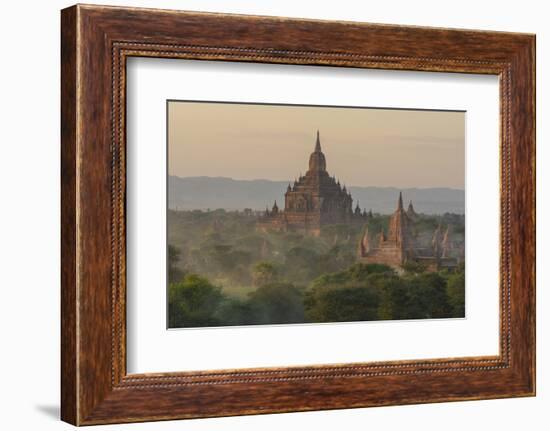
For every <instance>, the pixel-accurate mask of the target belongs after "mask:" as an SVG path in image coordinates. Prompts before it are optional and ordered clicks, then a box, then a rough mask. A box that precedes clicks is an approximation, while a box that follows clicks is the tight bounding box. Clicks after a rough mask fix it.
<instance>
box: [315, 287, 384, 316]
mask: <svg viewBox="0 0 550 431" xmlns="http://www.w3.org/2000/svg"><path fill="white" fill-rule="evenodd" d="M304 307H305V316H306V320H307V321H308V322H353V321H361V320H376V318H377V314H376V313H377V309H378V296H377V294H376V292H375V291H373V290H372V289H370V288H369V287H368V286H346V287H342V288H330V287H321V288H315V289H310V290H308V291H307V293H306V298H305V301H304Z"/></svg>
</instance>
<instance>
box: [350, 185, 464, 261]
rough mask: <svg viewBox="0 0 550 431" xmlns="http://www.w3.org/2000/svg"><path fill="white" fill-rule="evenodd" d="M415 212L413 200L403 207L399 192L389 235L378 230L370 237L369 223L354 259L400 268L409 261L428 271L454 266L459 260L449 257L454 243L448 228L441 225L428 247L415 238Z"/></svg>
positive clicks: (390, 222) (389, 227)
mask: <svg viewBox="0 0 550 431" xmlns="http://www.w3.org/2000/svg"><path fill="white" fill-rule="evenodd" d="M415 218H417V214H416V212H415V211H414V207H413V205H412V202H410V203H409V207H408V208H407V211H405V210H404V209H403V196H402V194H401V192H400V193H399V198H398V200H397V209H396V210H395V212H394V213H393V214H392V216H391V217H390V221H389V226H388V234H387V235H386V234H385V232H384V230H381V231H380V232H379V233H378V234H377V235H376V236H375V238H371V235H370V232H369V228H368V226H365V230H364V233H363V236H362V238H361V241H360V242H359V246H358V249H357V260H358V261H359V262H361V263H382V264H385V265H388V266H391V267H393V268H395V269H398V270H400V269H401V268H402V267H403V265H405V264H408V263H416V264H421V265H422V266H424V267H425V268H426V270H428V271H439V270H440V269H453V268H455V267H456V266H457V264H458V259H457V258H456V257H452V256H451V252H452V251H454V245H453V243H452V242H451V239H450V233H449V227H447V229H446V230H445V232H444V233H442V228H441V225H439V226H438V227H437V229H436V230H435V232H434V234H433V236H432V241H431V244H430V246H428V247H426V246H422V245H420V244H419V243H418V241H417V240H416V238H415V232H414V219H415Z"/></svg>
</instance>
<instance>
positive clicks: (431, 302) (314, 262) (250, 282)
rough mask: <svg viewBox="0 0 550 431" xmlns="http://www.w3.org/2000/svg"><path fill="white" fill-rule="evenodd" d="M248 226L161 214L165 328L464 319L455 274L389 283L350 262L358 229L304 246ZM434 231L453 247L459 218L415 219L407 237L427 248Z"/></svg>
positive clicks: (418, 272)
mask: <svg viewBox="0 0 550 431" xmlns="http://www.w3.org/2000/svg"><path fill="white" fill-rule="evenodd" d="M255 222H256V220H255V217H253V216H251V215H250V214H248V215H244V214H242V213H238V212H230V211H223V210H216V211H169V212H168V226H169V231H168V235H169V238H168V240H169V244H170V245H169V248H168V277H169V292H168V300H169V325H170V327H194V326H198V327H200V326H203V327H204V326H228V325H257V324H279V323H302V322H336V321H362V320H393V319H424V318H439V317H462V316H464V282H465V280H464V267H463V266H462V267H460V268H458V269H457V270H456V271H455V272H447V271H442V272H440V273H429V272H426V268H424V267H423V266H422V265H419V264H407V265H405V267H404V268H403V269H404V272H402V273H401V272H400V273H399V274H398V273H397V272H396V271H395V270H393V269H392V268H391V267H389V266H386V265H382V264H360V263H356V261H355V253H356V250H357V244H358V241H359V239H360V237H361V234H362V232H363V230H364V226H359V225H333V226H328V227H326V229H323V231H322V232H321V235H320V236H319V237H313V236H304V235H303V234H302V233H300V232H258V231H256V229H255ZM439 223H441V224H442V225H446V224H449V225H451V226H452V227H451V230H450V232H451V235H452V236H453V237H454V239H456V240H458V241H460V240H463V228H464V216H462V215H455V214H444V215H443V216H440V217H430V216H424V215H421V216H420V217H419V220H418V221H417V222H416V223H415V231H416V233H417V238H420V239H422V240H424V241H428V242H429V241H430V240H431V235H432V233H433V231H432V229H435V227H437V226H438V225H439ZM387 224H388V216H386V215H378V214H375V215H373V216H372V217H370V218H369V220H368V226H369V230H370V232H371V233H373V234H374V233H377V232H379V231H380V230H381V229H385V230H387ZM461 232H462V233H461ZM197 274H200V276H199V275H197Z"/></svg>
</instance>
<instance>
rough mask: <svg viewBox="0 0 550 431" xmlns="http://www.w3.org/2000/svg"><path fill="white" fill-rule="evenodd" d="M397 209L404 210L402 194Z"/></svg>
mask: <svg viewBox="0 0 550 431" xmlns="http://www.w3.org/2000/svg"><path fill="white" fill-rule="evenodd" d="M397 209H398V210H402V209H403V195H402V193H401V192H399V200H398V201H397Z"/></svg>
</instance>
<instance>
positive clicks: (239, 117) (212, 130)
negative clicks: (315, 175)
mask: <svg viewBox="0 0 550 431" xmlns="http://www.w3.org/2000/svg"><path fill="white" fill-rule="evenodd" d="M317 129H319V131H320V134H321V147H322V150H323V152H324V153H325V157H326V160H327V171H328V172H329V173H330V174H331V175H335V176H336V178H339V179H340V182H342V183H344V184H346V185H348V186H393V187H401V188H408V187H452V188H460V189H463V188H464V173H465V164H464V160H465V138H464V132H465V114H464V113H463V112H437V111H412V110H388V109H353V108H334V107H328V108H326V107H304V106H277V105H250V104H225V103H197V102H170V103H169V104H168V131H169V133H168V165H169V173H170V175H177V176H180V177H191V176H210V177H230V178H234V179H249V180H250V179H260V178H262V179H269V180H286V181H291V180H292V181H293V180H294V178H296V177H297V176H298V175H299V174H300V173H302V174H304V173H305V172H306V171H307V167H308V160H309V155H310V153H311V152H312V151H313V148H314V145H315V134H316V131H317Z"/></svg>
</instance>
